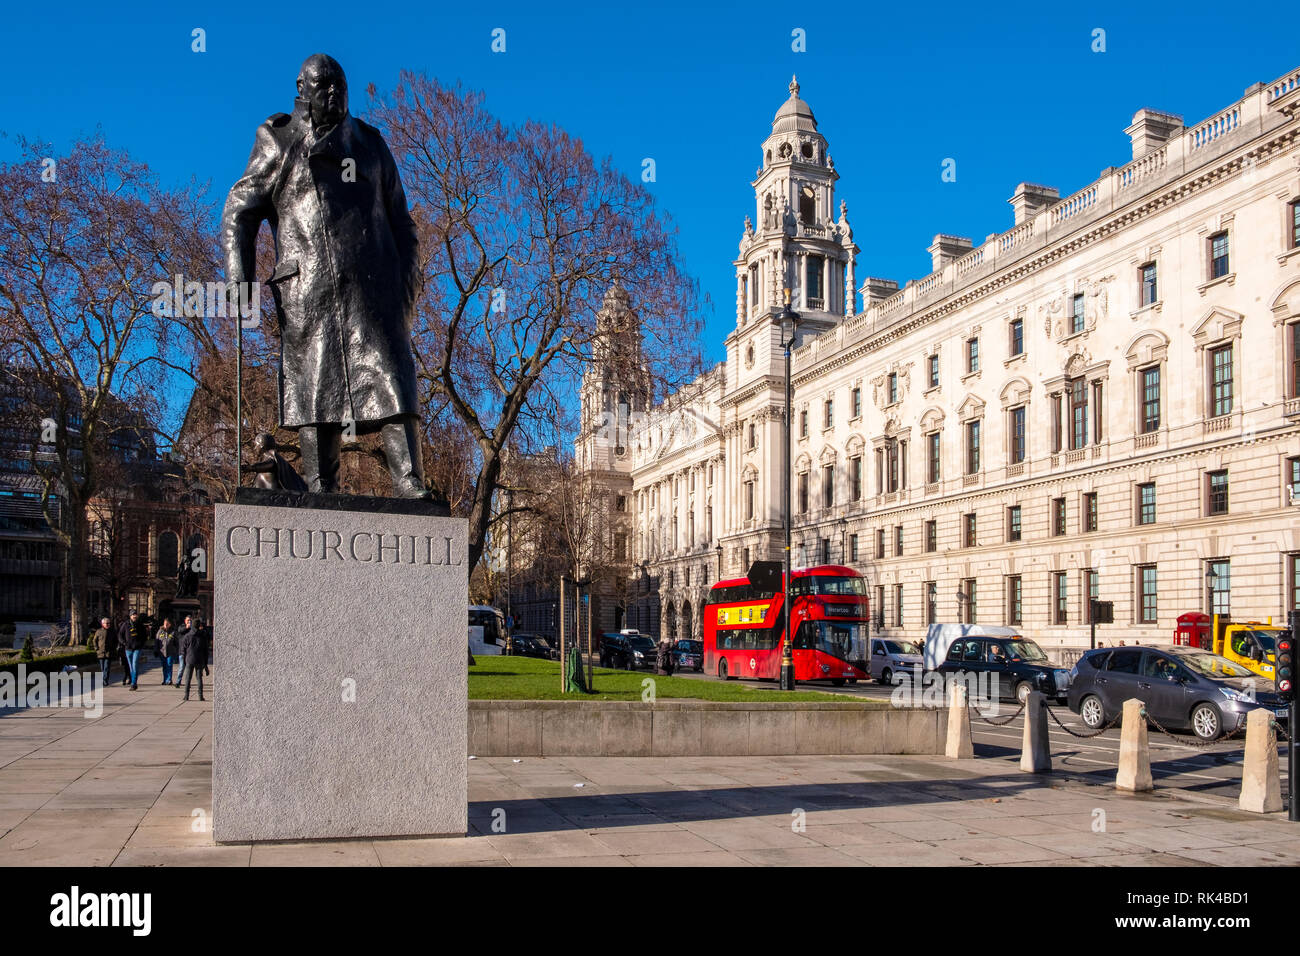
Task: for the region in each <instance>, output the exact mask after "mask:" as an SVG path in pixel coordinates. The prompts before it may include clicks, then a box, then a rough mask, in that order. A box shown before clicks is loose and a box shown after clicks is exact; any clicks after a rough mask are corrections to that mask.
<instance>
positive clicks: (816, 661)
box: [704, 564, 869, 685]
mask: <svg viewBox="0 0 1300 956" xmlns="http://www.w3.org/2000/svg"><path fill="white" fill-rule="evenodd" d="M755 567H757V565H756V566H755ZM750 576H751V577H755V578H760V577H762V578H767V579H769V580H770V581H771V585H775V586H776V587H779V586H780V584H781V581H782V579H783V577H784V575H783V574H782V573H781V571H780V570H779V565H778V566H777V570H776V571H775V574H774V575H771V574H768V575H760V574H757V573H755V571H754V569H753V568H751V569H750ZM790 577H791V579H792V582H793V583H792V587H791V588H790V591H791V599H792V602H793V607H794V612H793V613H794V651H793V653H794V676H795V680H801V681H811V680H829V681H830V682H831V683H832V684H836V685H839V684H843V683H844V682H845V681H846V680H848V681H858V680H866V679H867V677H868V673H867V622H868V619H869V615H868V608H867V586H866V582H865V581H863V580H862V575H860V574H858V572H856V571H854V570H853V569H852V568H848V567H844V566H842V565H838V564H823V565H819V566H818V567H815V568H797V569H795V570H794V571H792V572H791V575H790ZM771 585H769V587H768V588H766V589H765V588H764V587H761V586H758V585H755V584H751V583H750V577H743V578H732V579H731V580H728V581H719V582H718V583H717V584H715V585H714V586H713V587H712V589H710V591H709V602H708V605H707V606H706V607H705V609H704V672H705V673H706V674H717V675H718V676H719V677H721V678H722V679H723V680H729V679H731V678H735V677H748V678H758V679H760V680H778V679H780V676H781V642H782V641H783V640H784V636H785V604H786V602H785V594H784V593H782V592H781V591H778V590H775V589H773V588H772V587H771Z"/></svg>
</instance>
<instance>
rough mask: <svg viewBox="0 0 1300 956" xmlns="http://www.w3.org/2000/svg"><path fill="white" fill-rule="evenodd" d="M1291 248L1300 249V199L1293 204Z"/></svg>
mask: <svg viewBox="0 0 1300 956" xmlns="http://www.w3.org/2000/svg"><path fill="white" fill-rule="evenodd" d="M1291 248H1292V249H1300V199H1297V200H1296V201H1295V202H1293V203H1292V204H1291Z"/></svg>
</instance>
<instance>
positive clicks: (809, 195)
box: [799, 186, 817, 225]
mask: <svg viewBox="0 0 1300 956" xmlns="http://www.w3.org/2000/svg"><path fill="white" fill-rule="evenodd" d="M799 218H800V219H802V220H803V221H804V222H805V223H807V224H808V225H812V224H813V223H815V222H816V221H817V194H816V193H814V192H813V188H812V187H811V186H804V187H803V188H802V189H800V190H799Z"/></svg>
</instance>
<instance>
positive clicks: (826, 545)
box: [818, 538, 831, 564]
mask: <svg viewBox="0 0 1300 956" xmlns="http://www.w3.org/2000/svg"><path fill="white" fill-rule="evenodd" d="M818 553H819V554H820V555H821V563H822V564H830V563H831V539H830V538H822V540H821V548H820V550H819V552H818Z"/></svg>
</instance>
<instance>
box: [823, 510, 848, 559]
mask: <svg viewBox="0 0 1300 956" xmlns="http://www.w3.org/2000/svg"><path fill="white" fill-rule="evenodd" d="M839 525H840V563H841V564H848V563H849V537H848V535H849V519H848V518H841V519H840V521H839ZM826 560H827V561H828V562H829V561H830V555H829V554H828V555H827V556H826Z"/></svg>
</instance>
